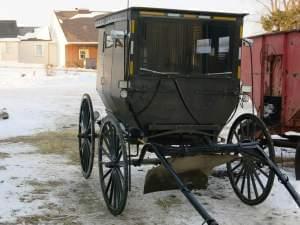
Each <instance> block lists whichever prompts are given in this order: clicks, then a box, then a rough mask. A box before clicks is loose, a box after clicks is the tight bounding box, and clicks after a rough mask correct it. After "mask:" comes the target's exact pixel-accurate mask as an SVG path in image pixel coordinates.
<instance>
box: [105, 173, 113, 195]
mask: <svg viewBox="0 0 300 225" xmlns="http://www.w3.org/2000/svg"><path fill="white" fill-rule="evenodd" d="M111 183H112V174H111V175H110V177H109V180H108V183H107V185H106V187H105V191H104V192H105V194H106V195H107V193H108V190H109V188H110V186H111Z"/></svg>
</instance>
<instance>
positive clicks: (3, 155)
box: [0, 152, 10, 159]
mask: <svg viewBox="0 0 300 225" xmlns="http://www.w3.org/2000/svg"><path fill="white" fill-rule="evenodd" d="M9 157H10V155H9V154H8V153H6V152H0V159H5V158H9Z"/></svg>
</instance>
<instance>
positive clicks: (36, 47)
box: [18, 27, 57, 66]
mask: <svg viewBox="0 0 300 225" xmlns="http://www.w3.org/2000/svg"><path fill="white" fill-rule="evenodd" d="M23 30H25V29H24V28H23ZM28 30H29V29H28ZM18 38H19V40H20V42H19V62H20V63H32V64H45V65H51V66H56V65H57V63H56V45H55V43H54V42H53V41H52V40H51V37H50V33H49V29H48V27H38V28H34V31H33V32H27V33H25V35H23V36H18Z"/></svg>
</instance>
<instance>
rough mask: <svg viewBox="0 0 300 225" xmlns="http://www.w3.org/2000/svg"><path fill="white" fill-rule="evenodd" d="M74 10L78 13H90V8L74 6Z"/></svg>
mask: <svg viewBox="0 0 300 225" xmlns="http://www.w3.org/2000/svg"><path fill="white" fill-rule="evenodd" d="M75 10H76V11H77V12H78V13H79V14H88V13H90V10H89V9H83V8H75Z"/></svg>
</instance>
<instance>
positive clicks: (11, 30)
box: [0, 20, 18, 38]
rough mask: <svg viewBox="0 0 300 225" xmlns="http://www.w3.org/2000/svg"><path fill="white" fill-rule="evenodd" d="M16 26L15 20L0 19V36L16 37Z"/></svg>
mask: <svg viewBox="0 0 300 225" xmlns="http://www.w3.org/2000/svg"><path fill="white" fill-rule="evenodd" d="M17 36H18V27H17V22H16V21H15V20H0V38H16V37H17Z"/></svg>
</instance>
